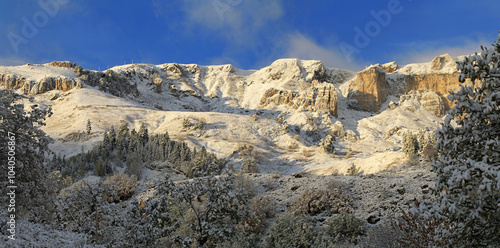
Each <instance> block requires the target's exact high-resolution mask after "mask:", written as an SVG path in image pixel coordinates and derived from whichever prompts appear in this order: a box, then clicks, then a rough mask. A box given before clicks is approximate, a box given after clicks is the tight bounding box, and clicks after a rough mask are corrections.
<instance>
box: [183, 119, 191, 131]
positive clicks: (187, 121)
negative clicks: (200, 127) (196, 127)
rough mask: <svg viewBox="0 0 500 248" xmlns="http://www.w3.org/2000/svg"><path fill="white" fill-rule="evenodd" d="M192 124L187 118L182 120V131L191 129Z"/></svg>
mask: <svg viewBox="0 0 500 248" xmlns="http://www.w3.org/2000/svg"><path fill="white" fill-rule="evenodd" d="M191 125H192V123H191V122H190V121H189V119H188V118H184V119H182V128H184V129H189V128H190V127H191Z"/></svg>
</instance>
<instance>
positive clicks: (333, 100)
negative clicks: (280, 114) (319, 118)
mask: <svg viewBox="0 0 500 248" xmlns="http://www.w3.org/2000/svg"><path fill="white" fill-rule="evenodd" d="M271 103H274V104H275V105H278V106H279V105H288V106H290V107H292V108H294V109H298V108H300V107H302V108H304V109H305V110H308V111H318V112H321V113H326V114H330V115H333V116H337V103H338V97H337V92H335V86H333V85H332V84H329V83H319V82H318V81H313V83H312V85H311V87H310V88H308V89H307V90H306V91H305V92H300V93H299V92H291V91H287V90H278V89H275V88H270V89H268V90H266V92H265V93H264V95H263V96H262V98H261V99H260V105H262V106H267V105H269V104H271Z"/></svg>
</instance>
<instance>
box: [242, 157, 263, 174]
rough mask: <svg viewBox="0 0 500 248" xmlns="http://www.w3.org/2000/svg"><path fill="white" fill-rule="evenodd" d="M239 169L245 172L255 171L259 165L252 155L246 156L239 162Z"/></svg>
mask: <svg viewBox="0 0 500 248" xmlns="http://www.w3.org/2000/svg"><path fill="white" fill-rule="evenodd" d="M241 170H242V171H243V172H245V173H257V172H259V166H258V165H257V161H256V160H255V158H253V157H246V158H245V159H243V162H241Z"/></svg>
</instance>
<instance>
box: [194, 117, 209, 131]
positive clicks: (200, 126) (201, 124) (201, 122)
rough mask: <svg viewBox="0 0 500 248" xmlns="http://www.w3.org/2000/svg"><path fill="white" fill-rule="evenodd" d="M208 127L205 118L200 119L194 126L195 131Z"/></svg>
mask: <svg viewBox="0 0 500 248" xmlns="http://www.w3.org/2000/svg"><path fill="white" fill-rule="evenodd" d="M206 125H207V120H206V119H205V118H200V120H199V121H198V122H197V123H196V124H195V125H194V129H196V130H203V129H205V126H206Z"/></svg>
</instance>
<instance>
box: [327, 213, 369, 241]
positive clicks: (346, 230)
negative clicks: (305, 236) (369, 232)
mask: <svg viewBox="0 0 500 248" xmlns="http://www.w3.org/2000/svg"><path fill="white" fill-rule="evenodd" d="M326 224H327V225H328V227H327V228H326V230H327V233H328V234H329V235H330V236H331V237H332V238H333V239H334V240H335V241H336V242H341V241H348V242H351V243H356V242H357V241H358V240H359V238H360V236H361V235H363V234H364V233H365V230H364V224H365V223H364V221H363V220H360V219H358V218H356V217H355V216H354V214H347V213H342V214H339V215H336V216H333V217H331V218H329V219H327V220H326Z"/></svg>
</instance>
